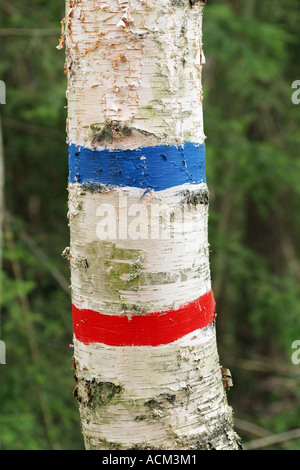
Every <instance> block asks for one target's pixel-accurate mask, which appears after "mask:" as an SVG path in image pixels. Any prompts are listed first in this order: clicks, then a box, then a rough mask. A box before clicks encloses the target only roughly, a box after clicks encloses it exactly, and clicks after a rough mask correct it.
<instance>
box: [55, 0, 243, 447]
mask: <svg viewBox="0 0 300 470" xmlns="http://www.w3.org/2000/svg"><path fill="white" fill-rule="evenodd" d="M204 3H205V2H204V1H198V0H165V1H161V0H67V1H66V5H67V6H66V16H65V18H64V19H63V22H62V24H63V26H64V33H65V38H64V39H65V40H63V38H62V41H61V46H62V45H63V43H64V44H65V46H66V64H65V72H66V74H67V78H68V89H67V98H68V122H67V133H68V143H69V171H70V173H69V214H68V215H69V221H70V234H71V241H70V249H69V250H67V251H66V252H65V255H66V256H67V258H68V259H69V261H70V266H71V287H72V304H73V325H74V326H73V329H74V359H73V366H74V369H75V382H76V383H75V388H74V396H75V397H76V399H77V401H78V404H79V410H80V416H81V425H82V431H83V436H84V440H85V446H86V448H87V449H98V450H105V449H107V450H113V449H124V450H129V449H161V450H163V449H166V450H173V449H174V450H176V449H181V450H184V449H207V448H214V449H217V450H218V449H238V447H239V444H238V438H237V436H236V434H235V432H234V430H233V422H232V410H231V408H230V407H229V406H228V403H227V399H226V394H225V391H224V384H223V378H222V373H221V369H220V365H219V357H218V352H217V345H216V331H215V322H214V320H215V302H214V296H213V292H212V288H211V279H210V266H209V243H208V238H207V232H208V230H207V229H208V188H207V185H206V177H205V146H204V141H205V135H204V130H203V116H202V87H201V71H202V64H204V62H205V59H204V55H203V52H202V8H203V5H204Z"/></svg>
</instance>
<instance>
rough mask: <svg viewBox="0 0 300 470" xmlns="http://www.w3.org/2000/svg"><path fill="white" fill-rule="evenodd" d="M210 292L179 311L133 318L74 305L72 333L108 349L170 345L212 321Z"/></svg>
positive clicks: (212, 297) (211, 294)
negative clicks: (109, 347)
mask: <svg viewBox="0 0 300 470" xmlns="http://www.w3.org/2000/svg"><path fill="white" fill-rule="evenodd" d="M215 305H216V304H215V299H214V294H213V292H212V291H210V292H208V293H207V294H205V295H203V296H201V297H200V298H199V299H197V300H195V301H193V302H191V303H189V304H187V305H184V306H182V307H180V308H179V309H178V310H168V311H163V312H155V313H149V314H147V315H134V316H132V317H131V319H129V318H128V317H127V316H125V315H103V314H101V313H98V312H95V311H93V310H80V309H79V308H77V307H75V306H74V305H73V331H74V334H75V337H76V338H77V339H78V340H79V341H81V342H83V343H85V344H89V343H103V344H107V345H109V346H158V345H160V344H169V343H172V342H173V341H176V340H177V339H179V338H182V337H183V336H185V335H187V334H188V333H192V332H193V331H195V330H197V329H199V328H204V327H205V326H208V325H210V324H211V323H212V322H213V321H214V319H215Z"/></svg>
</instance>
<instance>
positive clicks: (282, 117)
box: [204, 0, 300, 447]
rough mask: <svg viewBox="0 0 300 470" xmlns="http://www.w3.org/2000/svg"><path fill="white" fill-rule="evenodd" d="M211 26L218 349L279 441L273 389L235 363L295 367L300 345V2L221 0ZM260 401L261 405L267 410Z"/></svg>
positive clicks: (240, 409)
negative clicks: (297, 89)
mask: <svg viewBox="0 0 300 470" xmlns="http://www.w3.org/2000/svg"><path fill="white" fill-rule="evenodd" d="M204 19H205V21H204V49H205V53H206V58H207V64H206V66H205V68H204V90H205V101H204V115H205V127H206V135H207V137H208V138H207V173H208V183H209V186H210V188H211V196H212V197H211V203H210V214H211V218H210V243H211V248H212V254H211V262H212V280H213V285H214V286H215V294H216V300H217V309H218V312H219V316H218V323H217V326H218V334H219V346H220V351H221V357H223V358H224V357H225V359H227V361H228V362H229V363H230V364H231V367H232V370H233V371H234V372H235V375H236V376H237V380H239V385H240V386H241V392H240V393H241V394H240V395H239V390H236V391H235V393H234V394H233V396H232V398H233V405H234V409H235V412H236V413H239V414H240V415H243V414H244V415H245V416H246V418H247V419H248V420H249V421H251V422H253V421H254V422H255V421H258V422H259V423H260V424H262V423H261V422H260V421H259V420H260V418H261V414H263V415H264V417H265V424H266V423H268V425H266V428H267V429H269V430H270V431H272V432H274V433H276V432H278V429H277V428H276V426H273V424H274V422H275V421H274V420H273V418H274V419H275V416H274V415H273V411H272V410H273V401H274V395H273V392H274V390H273V389H272V387H271V386H270V388H266V389H265V390H264V392H262V391H261V390H260V388H259V387H260V385H261V383H262V382H263V383H265V382H266V381H267V378H268V377H265V376H263V377H262V376H260V375H257V374H256V378H254V379H253V377H251V380H252V385H251V386H250V384H249V380H250V378H249V374H247V373H246V372H244V371H243V370H242V369H240V368H239V367H238V365H236V364H238V360H237V358H240V359H246V360H251V359H253V358H256V357H258V358H259V360H260V361H262V362H263V363H270V364H277V363H280V364H285V368H286V369H289V368H291V369H293V367H294V368H295V366H293V364H292V363H291V344H292V342H293V341H294V340H296V339H298V338H299V337H300V311H299V306H300V289H299V280H300V279H299V277H300V271H299V268H300V264H299V254H300V253H299V250H300V245H299V237H298V230H299V221H300V219H299V217H298V214H299V210H298V209H299V190H300V186H299V174H300V172H299V171H300V161H299V158H298V149H299V144H300V134H299V131H298V122H299V112H300V109H299V107H297V106H295V105H293V104H292V101H291V95H292V90H291V85H292V82H293V81H294V80H297V79H299V76H300V68H299V61H298V51H299V45H300V44H299V43H300V40H299V35H298V33H297V32H298V30H299V24H298V23H299V15H298V5H297V2H296V1H292V0H289V1H288V2H280V1H270V0H265V1H264V2H259V1H256V0H253V1H251V2H249V1H248V0H241V1H238V2H236V1H233V0H232V1H229V2H226V4H224V2H221V1H213V2H211V3H210V5H208V6H207V8H206V10H205V15H204ZM275 374H276V372H275ZM267 375H268V374H267ZM260 380H261V382H260ZM282 380H283V381H285V380H286V381H287V382H288V379H286V378H284V379H282ZM269 383H271V381H270V380H269V381H268V384H269ZM254 384H255V385H254ZM244 386H245V394H246V397H245V395H243V391H242V389H243V387H244ZM268 387H269V385H268ZM286 392H287V390H285V393H283V389H281V390H280V394H279V395H278V396H277V398H276V400H277V404H278V400H280V403H281V406H280V407H279V408H278V410H277V412H276V419H277V422H280V423H281V428H282V429H281V431H282V430H286V429H289V428H290V426H291V423H290V422H289V419H288V414H286V412H285V410H286V408H287V409H288V407H289V406H290V405H291V403H294V407H295V413H298V414H297V416H298V421H299V416H300V415H299V409H298V408H297V406H296V404H297V399H298V397H297V394H296V393H292V394H291V395H292V396H289V395H288V394H287V393H286ZM242 395H243V396H242ZM287 395H288V398H287ZM254 401H255V402H256V403H257V402H259V401H261V402H262V403H263V404H264V412H263V413H262V411H261V409H259V410H257V409H256V408H255V407H254V406H253V402H254ZM251 410H252V413H251ZM249 414H250V416H249ZM272 426H273V428H272ZM294 426H296V424H294ZM293 445H296V446H297V443H295V442H294V443H293ZM299 445H300V444H299V443H298V447H299Z"/></svg>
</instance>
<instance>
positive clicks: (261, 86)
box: [0, 0, 300, 449]
mask: <svg viewBox="0 0 300 470" xmlns="http://www.w3.org/2000/svg"><path fill="white" fill-rule="evenodd" d="M298 10H299V6H298V1H297V0H285V1H284V2H282V1H281V0H264V1H259V0H251V1H249V0H228V1H227V2H223V1H221V0H210V1H209V2H208V4H207V6H206V7H205V13H204V35H203V37H204V50H205V55H206V59H207V63H206V65H205V67H204V70H203V80H204V97H205V100H204V116H205V130H206V135H207V177H208V184H209V188H210V193H211V199H210V229H209V230H210V233H209V239H210V244H211V250H212V252H211V263H212V281H213V286H214V290H215V294H216V300H217V311H218V319H217V320H218V321H217V327H218V335H219V349H220V355H221V360H222V363H223V362H224V360H225V364H224V366H229V367H230V368H231V371H232V373H233V378H234V382H235V388H234V389H233V391H230V392H229V393H230V395H229V399H230V400H231V401H232V402H233V403H232V404H233V406H234V410H235V416H237V417H241V418H243V419H245V420H248V421H250V422H254V423H256V424H258V425H260V426H262V427H264V428H265V429H268V430H269V431H270V432H272V433H279V432H283V431H286V430H288V429H293V428H295V427H298V424H297V423H298V422H299V418H300V410H299V406H298V404H297V403H298V398H299V397H298V392H297V383H298V382H297V380H298V377H299V373H298V372H297V367H299V366H293V365H292V364H291V359H290V356H291V344H292V342H293V341H294V340H296V339H300V315H299V313H300V312H299V308H300V307H299V305H300V292H299V280H300V279H299V278H300V264H299V254H300V253H299V251H300V244H299V237H298V233H299V229H300V217H299V216H298V214H300V197H299V195H300V194H299V193H300V185H299V182H298V180H299V170H300V160H299V158H298V149H299V145H300V133H299V129H298V122H299V113H300V108H299V107H297V106H295V105H293V104H292V102H291V94H292V90H291V84H292V82H293V81H294V80H297V79H300V70H299V60H298V51H299V46H300V39H299V34H298V32H299V13H298ZM0 12H1V14H0V30H3V29H7V28H11V29H15V30H16V31H15V33H14V34H13V35H8V36H5V35H4V36H1V52H0V54H1V60H0V79H1V80H4V81H5V82H6V85H7V104H6V105H5V106H2V107H1V114H2V116H1V117H2V124H3V132H4V144H5V165H6V206H7V209H8V211H9V213H10V214H12V216H13V218H12V220H10V221H9V224H8V225H7V227H6V236H5V240H4V241H5V243H4V248H5V253H4V255H5V258H4V272H3V273H2V292H1V307H2V322H1V331H0V337H1V339H3V340H5V343H6V348H7V365H6V366H3V365H0V383H1V387H0V402H1V410H0V447H1V448H2V449H53V448H55V449H80V448H82V447H83V443H82V437H81V432H80V424H79V417H78V409H77V404H76V400H75V399H74V398H73V396H72V390H73V387H74V381H73V372H72V370H71V356H72V350H71V349H70V348H69V343H70V342H71V338H72V325H71V313H70V296H69V294H68V293H67V292H66V291H65V290H64V289H63V288H62V286H61V285H60V284H59V283H58V281H57V278H56V277H55V272H57V271H58V272H59V273H60V274H61V275H62V276H63V277H64V278H65V279H66V280H67V282H68V279H69V266H68V265H67V263H66V262H65V261H64V260H63V259H62V257H61V256H60V253H61V252H62V251H63V249H64V248H65V246H67V245H68V244H69V232H68V226H67V217H66V213H67V192H66V186H67V171H68V170H67V149H66V143H65V138H66V135H65V120H66V111H65V106H66V98H65V89H66V81H65V75H64V73H63V70H64V51H58V50H57V49H56V45H57V44H58V41H59V36H60V21H61V18H62V17H63V16H64V2H63V1H60V0H53V1H52V2H49V1H46V0H34V1H31V2H29V1H27V0H25V1H24V0H22V1H21V0H15V1H14V2H8V1H7V0H0ZM19 28H25V29H26V30H29V29H31V30H32V32H31V33H30V32H27V33H26V34H24V35H20V34H19V32H20V31H19ZM53 28H54V29H57V32H56V31H55V32H54V33H53V32H51V29H53ZM46 30H48V31H49V33H47V35H46V34H45V31H46ZM41 32H42V35H39V34H40V33H41ZM24 233H26V235H27V237H29V240H32V241H33V242H34V243H33V244H28V243H26V240H27V239H26V238H24V236H22V235H24ZM36 247H38V248H39V249H40V250H42V252H43V253H44V254H45V255H46V259H47V261H45V259H43V257H42V258H41V256H40V252H39V251H38V249H37V248H36ZM239 360H240V362H241V363H242V364H244V363H243V361H249V362H247V364H248V369H244V368H243V366H242V365H241V364H240V363H239ZM257 364H260V368H261V370H258V369H259V367H258V366H257ZM262 365H263V366H264V367H263V366H262ZM279 365H280V368H279ZM278 369H280V372H278ZM279 379H280V380H279ZM295 383H296V386H294V385H295ZM291 384H294V385H293V386H292V385H291ZM243 437H247V438H248V437H251V436H249V435H248V434H246V435H245V436H243ZM252 437H253V436H252ZM288 448H291V449H292V448H298V449H299V448H300V444H299V442H297V441H293V442H292V443H289V445H288Z"/></svg>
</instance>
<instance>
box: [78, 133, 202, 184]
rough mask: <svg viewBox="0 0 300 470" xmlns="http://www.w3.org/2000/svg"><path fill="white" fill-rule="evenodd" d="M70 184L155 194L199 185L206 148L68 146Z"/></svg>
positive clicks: (195, 145)
mask: <svg viewBox="0 0 300 470" xmlns="http://www.w3.org/2000/svg"><path fill="white" fill-rule="evenodd" d="M69 180H70V182H71V183H76V182H77V183H81V184H83V185H89V184H103V185H107V186H121V187H124V186H130V187H137V188H143V189H149V190H150V189H154V190H156V191H162V190H164V189H168V188H171V187H174V186H179V185H181V184H185V183H191V184H198V183H202V182H206V176H205V146H204V145H201V144H193V143H191V142H186V143H185V144H184V145H179V146H176V145H158V146H154V147H142V148H138V149H135V150H107V149H105V150H91V149H88V148H86V147H80V146H76V145H75V144H70V145H69Z"/></svg>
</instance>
